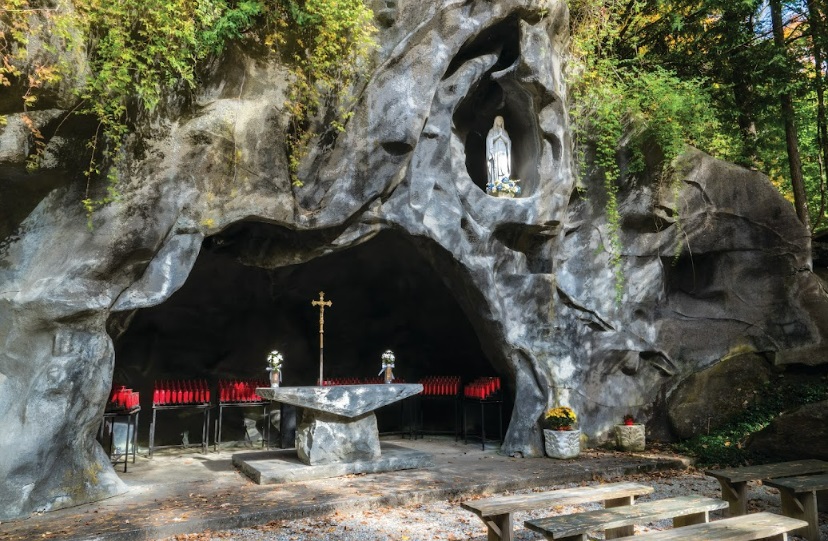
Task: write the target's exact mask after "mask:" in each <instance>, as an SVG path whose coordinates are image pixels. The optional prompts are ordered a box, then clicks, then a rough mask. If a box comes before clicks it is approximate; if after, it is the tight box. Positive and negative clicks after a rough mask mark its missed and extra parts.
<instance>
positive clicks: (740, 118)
mask: <svg viewBox="0 0 828 541" xmlns="http://www.w3.org/2000/svg"><path fill="white" fill-rule="evenodd" d="M742 11H743V10H742ZM742 11H740V10H739V9H736V8H735V7H730V6H727V7H724V8H723V13H722V20H723V22H724V26H725V33H726V34H727V35H731V36H738V35H743V34H746V35H748V36H753V35H754V34H755V32H754V28H753V23H752V21H751V20H750V18H749V17H748V19H747V20H745V14H744V13H743V12H742ZM744 57H745V51H744V50H743V49H742V47H739V46H736V47H731V48H730V49H729V50H728V53H727V63H728V66H729V71H730V80H731V83H732V86H733V103H734V104H735V105H736V109H737V111H738V115H737V119H736V120H737V122H738V124H739V133H740V134H741V136H742V145H743V149H742V157H743V158H744V159H745V161H746V162H747V163H749V164H751V165H752V166H755V165H756V150H757V146H758V135H757V129H756V115H755V111H754V104H755V103H756V100H755V99H754V95H753V94H754V90H753V70H752V69H751V68H750V64H749V63H748V62H745V58H744Z"/></svg>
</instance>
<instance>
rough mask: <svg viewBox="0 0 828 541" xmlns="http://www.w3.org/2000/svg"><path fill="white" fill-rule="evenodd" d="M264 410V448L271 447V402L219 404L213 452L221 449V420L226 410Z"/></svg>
mask: <svg viewBox="0 0 828 541" xmlns="http://www.w3.org/2000/svg"><path fill="white" fill-rule="evenodd" d="M253 407H257V408H263V410H262V414H263V415H264V427H263V430H262V437H263V440H262V447H270V417H269V416H268V414H267V413H268V410H269V409H270V401H269V400H267V401H261V402H219V405H218V420H217V423H218V424H217V426H216V431H215V434H214V435H213V451H218V449H219V447H221V420H222V417H223V416H224V408H253Z"/></svg>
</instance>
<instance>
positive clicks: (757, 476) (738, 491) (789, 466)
mask: <svg viewBox="0 0 828 541" xmlns="http://www.w3.org/2000/svg"><path fill="white" fill-rule="evenodd" d="M823 472H828V462H824V461H822V460H798V461H794V462H779V463H776V464H765V465H763V466H749V467H746V468H727V469H724V470H705V472H704V473H705V475H710V476H711V477H715V478H716V479H717V480H718V481H719V484H720V485H721V486H722V499H723V500H725V501H727V502H728V503H729V504H730V510H729V514H730V516H739V515H744V514H746V513H747V497H746V496H747V482H748V481H758V480H762V479H774V478H778V477H793V476H795V475H808V474H812V473H823Z"/></svg>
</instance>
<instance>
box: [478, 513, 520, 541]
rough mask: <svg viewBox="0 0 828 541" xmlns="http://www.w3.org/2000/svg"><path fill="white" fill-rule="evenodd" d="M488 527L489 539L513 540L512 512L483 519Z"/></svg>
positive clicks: (492, 540) (491, 540) (490, 540)
mask: <svg viewBox="0 0 828 541" xmlns="http://www.w3.org/2000/svg"><path fill="white" fill-rule="evenodd" d="M483 522H485V523H486V527H487V528H488V537H487V539H488V541H512V531H513V529H512V513H506V514H505V515H493V516H490V517H486V518H484V519H483Z"/></svg>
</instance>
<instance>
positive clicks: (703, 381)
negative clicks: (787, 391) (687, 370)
mask: <svg viewBox="0 0 828 541" xmlns="http://www.w3.org/2000/svg"><path fill="white" fill-rule="evenodd" d="M771 374H772V369H771V366H770V364H769V363H768V362H767V361H766V360H765V359H763V358H762V357H760V356H759V355H755V354H746V355H740V356H738V357H734V358H732V359H728V360H726V361H722V362H720V363H718V364H716V365H714V366H712V367H710V368H707V369H705V370H702V371H700V372H697V373H695V374H692V375H691V376H690V377H688V378H687V379H685V380H684V381H682V382H681V384H680V385H679V386H678V388H677V389H676V390H675V391H674V392H673V394H672V395H670V398H669V400H668V401H667V415H668V417H669V420H670V425H671V426H672V428H673V431H674V432H675V433H676V435H677V436H678V437H679V438H683V439H684V438H690V437H693V436H696V435H698V434H707V433H708V432H709V431H710V430H715V429H717V428H719V427H720V426H722V424H724V423H726V422H727V421H728V420H729V419H730V418H731V417H733V415H734V414H736V413H738V412H740V411H742V410H743V409H744V406H745V405H746V404H747V403H748V402H749V401H752V400H753V398H754V396H755V392H756V391H758V390H759V389H760V388H761V387H762V386H763V385H765V384H766V383H768V381H770V379H771Z"/></svg>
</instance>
